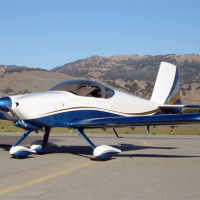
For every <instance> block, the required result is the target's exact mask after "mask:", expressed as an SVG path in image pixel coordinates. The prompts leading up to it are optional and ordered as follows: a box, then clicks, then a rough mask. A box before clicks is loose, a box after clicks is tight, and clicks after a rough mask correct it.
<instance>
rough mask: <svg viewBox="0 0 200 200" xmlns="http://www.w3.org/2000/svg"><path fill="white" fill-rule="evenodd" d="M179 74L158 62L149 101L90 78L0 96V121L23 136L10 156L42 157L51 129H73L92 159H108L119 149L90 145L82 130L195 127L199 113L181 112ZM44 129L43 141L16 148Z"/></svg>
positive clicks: (173, 66) (170, 65)
mask: <svg viewBox="0 0 200 200" xmlns="http://www.w3.org/2000/svg"><path fill="white" fill-rule="evenodd" d="M182 108H200V106H199V105H181V98H180V88H179V80H178V70H177V67H176V66H175V65H172V64H169V63H166V62H162V63H161V65H160V69H159V72H158V76H157V79H156V83H155V86H154V90H153V93H152V97H151V99H150V100H145V99H142V98H139V97H136V96H134V95H132V94H127V93H124V92H120V91H117V90H114V89H111V88H109V87H107V86H104V85H102V84H100V83H98V82H95V81H91V80H69V81H64V82H61V83H58V84H57V85H55V86H53V87H52V88H50V89H49V90H48V91H46V92H41V93H31V94H24V95H14V96H8V97H3V98H0V111H1V112H0V118H1V119H5V120H11V121H13V122H14V125H15V126H17V127H21V128H23V129H24V130H25V133H24V134H23V135H22V136H21V137H20V138H19V139H18V140H17V141H16V142H15V143H14V144H13V146H12V148H11V149H10V154H11V155H12V156H13V157H17V158H24V157H27V156H28V155H30V154H33V153H45V152H47V151H48V150H49V149H50V148H51V145H52V144H51V143H49V142H48V138H49V134H50V130H51V128H53V127H66V128H71V129H75V130H76V131H77V132H78V133H79V134H80V135H81V136H82V137H83V138H84V139H85V140H86V141H87V142H88V144H89V145H90V146H91V147H92V149H93V155H94V157H96V158H98V159H109V158H111V157H112V156H114V155H116V154H118V153H120V152H121V150H120V149H117V148H114V147H111V146H108V145H100V146H97V147H96V146H95V145H94V144H93V143H92V142H91V140H90V139H89V138H88V137H87V136H86V135H85V133H84V129H86V128H103V129H104V128H116V127H135V126H147V127H148V128H149V126H157V125H169V126H176V125H194V124H195V125H199V124H200V113H196V114H182ZM42 129H45V132H46V133H45V134H44V138H43V140H38V141H35V142H33V143H32V144H31V145H30V148H27V147H23V146H19V144H20V143H21V142H22V141H23V140H24V139H25V138H26V137H27V136H28V135H29V134H30V133H31V132H32V131H39V130H42Z"/></svg>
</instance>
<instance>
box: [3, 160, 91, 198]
mask: <svg viewBox="0 0 200 200" xmlns="http://www.w3.org/2000/svg"><path fill="white" fill-rule="evenodd" d="M93 163H95V162H93V161H90V162H87V163H83V164H81V165H78V166H76V167H72V168H70V169H66V170H64V171H60V172H57V173H55V174H51V175H49V176H45V177H42V178H38V179H35V180H32V181H29V182H26V183H21V184H18V185H14V186H11V187H7V188H4V189H2V190H0V195H2V194H5V193H7V192H12V191H14V190H18V189H22V188H25V187H28V186H31V185H34V184H37V183H41V182H44V181H47V180H49V179H52V178H56V177H59V176H62V175H65V174H69V173H71V172H74V171H76V170H79V169H82V168H85V167H88V166H90V165H92V164H93Z"/></svg>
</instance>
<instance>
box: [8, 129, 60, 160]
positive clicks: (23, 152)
mask: <svg viewBox="0 0 200 200" xmlns="http://www.w3.org/2000/svg"><path fill="white" fill-rule="evenodd" d="M50 130H51V128H50V127H45V133H44V137H43V140H37V141H35V142H32V143H31V145H30V148H27V147H23V146H18V145H19V144H20V143H21V142H22V141H23V140H24V139H25V138H26V137H27V136H28V135H29V134H30V133H31V132H32V130H26V131H25V133H24V134H23V135H22V136H21V137H20V138H19V139H18V140H17V141H16V142H15V143H14V144H13V146H12V148H11V149H10V154H11V155H12V157H14V158H26V157H27V156H29V155H31V154H35V153H38V154H44V153H46V152H47V151H49V150H50V149H52V147H55V146H56V145H55V144H53V143H50V142H48V139H49V134H50Z"/></svg>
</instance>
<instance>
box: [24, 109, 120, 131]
mask: <svg viewBox="0 0 200 200" xmlns="http://www.w3.org/2000/svg"><path fill="white" fill-rule="evenodd" d="M120 116H122V115H117V114H113V113H109V112H105V111H99V110H76V111H68V112H63V113H58V114H53V115H48V116H45V117H41V118H36V119H31V120H24V121H25V123H29V124H34V125H36V126H49V127H68V128H69V127H70V122H72V121H73V120H84V119H92V118H103V117H120Z"/></svg>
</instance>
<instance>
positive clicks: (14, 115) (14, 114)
mask: <svg viewBox="0 0 200 200" xmlns="http://www.w3.org/2000/svg"><path fill="white" fill-rule="evenodd" d="M7 108H8V110H9V111H10V113H11V114H12V116H13V117H14V118H15V119H16V120H19V121H20V122H21V123H22V124H23V125H24V126H26V124H25V122H24V121H23V119H21V117H19V115H18V114H17V113H16V112H15V111H14V110H13V109H12V108H11V107H10V106H7Z"/></svg>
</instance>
